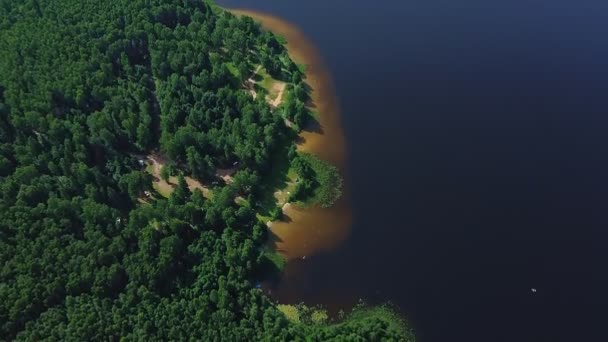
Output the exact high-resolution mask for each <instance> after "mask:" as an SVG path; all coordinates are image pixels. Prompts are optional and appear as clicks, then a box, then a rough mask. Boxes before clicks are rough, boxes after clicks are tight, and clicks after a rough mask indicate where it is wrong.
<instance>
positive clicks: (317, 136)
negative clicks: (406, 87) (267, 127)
mask: <svg viewBox="0 0 608 342" xmlns="http://www.w3.org/2000/svg"><path fill="white" fill-rule="evenodd" d="M225 10H227V11H229V12H231V13H233V14H235V15H247V16H250V17H252V18H253V19H254V21H256V22H258V23H260V24H261V26H262V28H263V29H265V30H268V31H271V32H273V33H274V34H276V35H277V36H280V37H282V38H284V39H285V41H286V44H285V46H286V49H287V51H288V54H289V56H290V58H291V59H292V60H293V61H294V62H295V63H296V64H298V65H304V66H305V72H304V74H305V82H306V84H307V85H308V86H309V87H310V88H311V103H310V105H309V109H310V110H311V111H313V112H315V114H316V115H315V118H316V119H317V120H318V123H319V127H318V128H317V129H312V130H303V131H302V132H301V133H300V134H299V138H300V140H301V141H300V142H299V143H298V144H297V147H298V152H301V153H310V154H313V155H315V156H317V157H318V158H320V159H321V160H323V161H325V162H328V163H330V164H331V165H333V166H335V167H336V168H337V169H338V170H339V171H340V174H341V175H342V177H343V178H344V184H343V188H342V196H341V197H340V198H339V199H338V200H337V201H336V202H335V203H334V205H333V206H332V207H330V208H320V207H317V206H313V207H308V208H301V207H298V206H296V205H290V206H284V207H283V215H284V217H285V219H284V220H282V221H275V222H272V224H271V225H270V226H269V229H270V231H271V232H272V234H271V235H272V236H271V237H270V242H269V243H270V244H271V245H274V247H275V250H276V251H277V252H279V253H281V254H282V255H283V256H284V257H285V258H286V259H287V261H289V260H294V259H301V258H306V257H308V256H311V255H315V254H317V253H319V252H322V251H327V250H331V249H333V248H334V247H336V246H338V245H339V244H340V243H341V242H342V241H343V240H344V239H346V237H347V236H348V235H349V233H350V228H351V223H352V215H351V210H350V205H349V203H348V202H349V198H348V195H349V194H348V189H347V183H348V182H347V180H346V179H345V177H344V176H345V174H346V172H345V169H346V147H345V146H346V143H345V138H344V133H343V131H342V125H341V120H340V109H339V104H338V99H337V96H336V94H335V91H334V87H333V81H332V79H331V75H330V73H329V71H328V70H327V67H326V66H325V63H324V61H323V59H322V57H321V55H320V54H319V52H318V50H317V49H316V47H315V46H314V44H313V43H312V42H311V41H310V40H309V39H308V38H307V37H306V35H305V34H304V33H303V32H302V31H301V30H300V29H299V28H298V27H296V26H295V25H293V24H291V23H289V22H287V21H285V20H283V19H281V18H278V17H275V16H273V15H270V14H266V13H262V12H258V11H253V10H248V9H225Z"/></svg>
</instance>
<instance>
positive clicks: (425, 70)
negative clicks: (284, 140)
mask: <svg viewBox="0 0 608 342" xmlns="http://www.w3.org/2000/svg"><path fill="white" fill-rule="evenodd" d="M219 3H220V4H221V5H223V6H227V7H244V8H250V9H256V10H260V11H265V12H269V13H271V14H275V15H278V16H280V17H282V18H284V19H286V20H289V21H291V22H293V23H295V24H296V25H298V26H300V27H301V28H302V30H303V31H305V32H306V33H307V34H308V36H309V37H310V38H311V39H312V40H313V41H314V42H315V43H316V44H317V46H318V48H319V50H320V51H321V53H322V54H323V56H324V57H325V59H326V62H327V64H328V66H329V68H330V69H331V72H332V74H333V76H334V80H335V86H336V90H337V93H338V96H339V98H340V102H341V106H342V120H343V124H344V129H345V133H346V137H347V140H348V150H349V155H348V159H349V169H348V170H349V180H350V184H351V189H352V191H351V192H352V199H351V201H352V204H353V212H354V226H353V231H352V234H351V236H350V238H349V239H348V240H347V241H346V242H345V243H343V244H342V245H341V246H340V247H339V248H337V249H335V250H333V251H331V252H329V253H326V254H323V255H318V256H315V257H312V258H310V260H307V262H303V263H302V264H301V265H298V267H299V270H298V272H297V276H294V277H291V278H290V279H286V280H285V282H286V284H284V286H287V287H289V289H290V292H291V293H297V299H298V300H303V301H305V302H306V303H307V304H318V303H321V304H325V305H328V306H330V307H332V306H343V305H350V304H352V303H354V302H356V301H357V299H358V298H365V299H366V300H367V301H369V302H371V303H382V302H386V301H391V302H393V303H394V304H396V305H397V306H398V307H399V308H400V310H401V311H402V312H403V313H404V314H405V315H406V316H407V317H408V318H409V320H410V321H411V322H412V324H413V325H414V327H415V329H416V331H417V335H418V337H419V340H420V341H422V342H435V341H483V342H488V341H608V329H606V328H607V327H608V293H607V291H608V272H607V270H608V248H607V247H608V134H607V133H608V1H605V0H604V1H599V0H598V1H587V0H578V1H576V0H570V1H568V0H553V1H548V0H546V1H538V0H526V1H523V0H514V1H493V0H486V1H477V0H461V1H448V0H426V1H389V0H384V1H382V0H380V1H359V0H348V1H347V0H332V1H327V0H308V1H279V0H222V1H219ZM531 288H536V289H537V292H536V293H533V292H532V291H531Z"/></svg>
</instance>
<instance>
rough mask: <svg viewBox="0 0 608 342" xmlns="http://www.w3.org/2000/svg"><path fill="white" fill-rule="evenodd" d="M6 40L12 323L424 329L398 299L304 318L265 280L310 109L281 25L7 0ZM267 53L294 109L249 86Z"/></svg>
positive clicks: (8, 330)
mask: <svg viewBox="0 0 608 342" xmlns="http://www.w3.org/2000/svg"><path fill="white" fill-rule="evenodd" d="M0 46H1V47H2V48H1V49H0V262H1V269H0V339H2V340H7V341H8V340H23V341H34V340H52V341H87V340H93V341H97V340H106V341H108V340H109V341H118V340H125V341H129V340H145V341H156V340H158V341H165V340H203V341H257V340H266V341H291V340H296V341H304V340H307V341H316V340H318V341H321V340H323V341H324V340H348V341H370V340H371V341H375V340H377V341H379V340H383V341H409V340H412V341H413V337H412V334H411V331H410V330H409V329H408V328H407V326H406V324H405V323H404V322H403V321H401V320H399V319H398V318H396V316H394V315H392V314H387V311H384V310H371V309H370V310H366V309H358V310H356V311H354V312H353V313H352V314H350V315H348V314H347V315H345V317H344V318H343V319H341V320H328V321H323V322H312V321H308V322H304V321H302V322H296V321H293V320H289V319H288V318H287V317H286V316H285V315H284V314H283V313H282V312H281V311H280V310H279V309H278V308H277V303H275V302H273V300H272V299H270V298H269V297H267V296H266V295H265V294H264V292H263V291H262V290H261V289H258V288H256V286H255V285H256V284H257V283H258V282H259V281H260V280H261V279H262V278H263V277H264V276H265V273H266V272H267V270H266V267H265V265H267V264H268V262H267V260H265V257H264V253H263V246H264V244H265V243H266V238H267V236H266V235H267V228H266V226H265V224H264V223H263V222H261V221H260V220H258V219H257V217H256V214H257V213H258V212H259V210H260V208H258V205H257V204H256V203H258V202H259V198H261V197H262V196H264V194H265V193H267V192H268V191H269V189H268V188H267V187H266V186H265V183H264V182H261V181H260V179H262V178H263V177H264V175H266V174H267V173H268V172H269V169H270V168H271V167H272V165H271V160H272V156H273V154H274V153H276V152H277V151H281V150H291V151H293V148H290V149H285V148H284V147H285V146H283V144H285V142H286V141H288V142H289V143H290V144H295V138H294V137H295V135H296V134H297V132H298V131H299V130H300V129H302V128H303V127H304V125H305V122H306V120H307V117H308V113H307V112H306V108H305V106H304V103H305V101H306V96H307V94H306V91H305V89H306V88H305V86H304V79H303V74H302V71H301V69H300V68H299V67H298V66H297V65H296V64H295V63H294V62H292V61H291V59H290V58H289V56H288V54H287V51H286V49H285V47H284V46H283V44H281V42H280V40H279V39H278V38H277V37H276V36H275V35H274V34H272V33H271V32H266V31H263V30H262V29H261V28H260V26H259V25H258V24H256V23H255V22H254V21H253V20H252V19H251V18H248V17H242V18H239V17H236V16H233V15H232V14H230V13H228V12H226V11H223V10H221V9H219V8H217V7H216V6H214V5H213V4H211V3H209V2H206V1H202V0H113V1H108V0H95V1H93V0H0ZM258 66H261V67H263V68H264V69H265V70H266V71H267V72H268V74H270V75H271V76H272V77H274V78H276V79H280V80H283V81H284V82H287V83H288V84H289V85H288V96H287V98H286V101H285V102H284V103H283V104H282V107H281V108H280V110H274V109H273V108H272V107H271V106H270V105H269V103H268V102H267V101H266V99H265V97H264V96H256V97H254V96H252V95H251V93H250V92H249V91H248V90H247V89H246V88H245V87H243V83H244V82H245V81H246V80H247V79H248V78H249V77H250V76H251V74H252V73H254V70H255V68H256V67H258ZM262 95H263V94H262ZM286 121H287V122H290V123H291V125H286V124H285V122H286ZM152 153H157V154H162V155H164V156H166V158H167V159H169V160H170V161H171V165H172V167H171V169H172V173H173V174H174V175H175V177H176V179H177V181H176V182H175V183H176V184H174V189H173V190H172V192H171V193H170V195H168V196H166V197H165V196H161V195H158V194H157V193H156V190H155V189H154V187H153V182H154V181H155V180H154V178H155V176H154V175H152V174H150V173H149V172H146V169H145V168H144V167H142V160H141V157H139V156H142V155H143V156H146V155H150V154H152ZM291 154H292V155H291V156H290V158H291V159H292V160H294V161H295V160H296V159H298V158H300V159H302V160H304V161H306V160H309V159H307V157H304V156H300V157H298V155H297V154H294V153H293V152H292V153H291ZM237 164H238V171H237V172H236V173H235V174H234V175H233V180H232V181H231V182H223V181H222V180H221V179H219V178H218V176H217V170H218V169H224V168H229V167H231V166H234V165H237ZM300 164H302V165H301V166H300V168H301V169H302V170H304V171H302V174H303V175H304V174H310V175H311V176H310V177H312V178H311V179H310V180H309V181H308V182H306V181H307V180H306V179H304V180H303V184H304V183H306V184H308V186H309V187H310V186H312V185H310V184H314V182H315V181H316V180H315V179H313V178H314V177H316V176H315V172H311V171H310V170H312V171H314V170H315V168H314V162H310V161H309V163H308V164H306V163H300ZM307 165H308V166H307ZM307 168H308V169H307ZM306 170H308V171H306ZM318 170H321V169H318ZM319 172H321V171H319ZM167 173H168V171H163V178H165V177H168V176H169V175H168V174H167ZM321 173H322V172H321ZM323 175H324V176H323V177H324V178H327V179H330V181H326V180H322V182H324V183H327V182H332V184H339V182H340V181H339V180H338V179H336V178H335V175H333V176H332V175H331V174H327V175H326V174H325V173H323ZM186 177H187V178H186ZM302 177H304V176H302ZM188 179H194V180H196V181H198V182H200V183H201V184H213V186H210V189H211V190H210V191H211V192H212V196H207V195H205V194H204V193H203V192H202V191H201V190H199V189H194V190H193V189H192V188H191V187H189V185H188V181H187V180H188ZM336 186H337V185H336ZM309 190H310V189H309ZM309 190H306V189H304V190H302V191H304V192H305V191H309ZM337 191H339V188H338V189H337ZM320 196H322V197H323V199H322V201H328V202H327V203H329V202H331V201H332V200H335V197H336V196H339V194H336V193H330V194H322V195H320ZM332 196H333V197H332ZM237 199H238V200H237Z"/></svg>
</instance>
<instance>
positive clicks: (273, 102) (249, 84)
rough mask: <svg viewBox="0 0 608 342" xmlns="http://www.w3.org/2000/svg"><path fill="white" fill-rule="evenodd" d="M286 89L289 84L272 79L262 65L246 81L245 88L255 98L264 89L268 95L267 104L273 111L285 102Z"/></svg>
mask: <svg viewBox="0 0 608 342" xmlns="http://www.w3.org/2000/svg"><path fill="white" fill-rule="evenodd" d="M286 87H287V83H285V82H283V81H279V80H276V79H274V78H272V76H270V74H268V72H267V71H266V69H265V68H263V67H262V66H261V65H258V66H257V67H256V69H255V71H254V72H253V75H252V76H251V77H250V78H248V79H247V80H245V88H247V89H248V90H249V92H250V93H251V95H252V96H253V98H256V97H257V95H258V92H259V90H261V89H263V90H264V92H265V93H266V102H268V104H269V105H270V106H271V107H272V108H273V109H274V108H277V107H278V106H279V105H281V103H282V102H283V94H284V92H285V88H286ZM260 88H261V89H260Z"/></svg>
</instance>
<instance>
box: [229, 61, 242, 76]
mask: <svg viewBox="0 0 608 342" xmlns="http://www.w3.org/2000/svg"><path fill="white" fill-rule="evenodd" d="M226 68H227V69H228V71H230V74H232V76H234V77H235V78H240V77H241V75H240V74H239V69H237V67H236V65H234V63H232V62H229V63H226Z"/></svg>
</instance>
